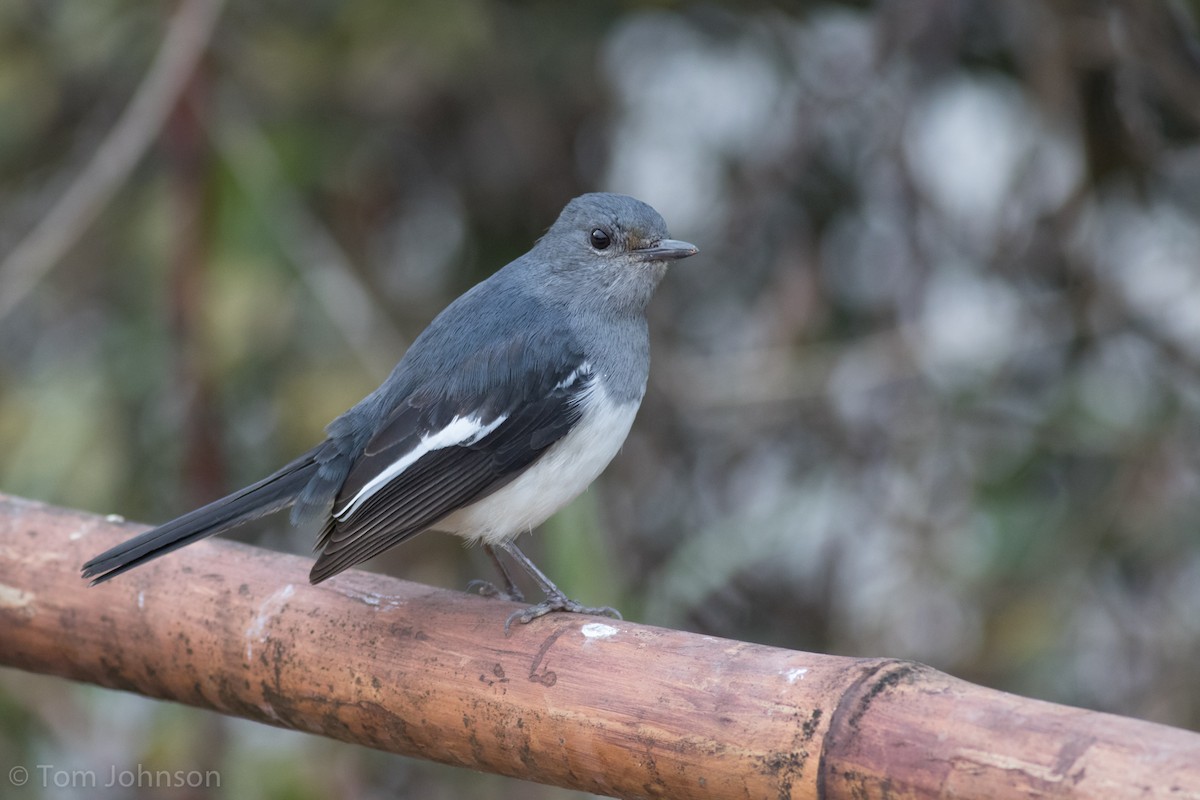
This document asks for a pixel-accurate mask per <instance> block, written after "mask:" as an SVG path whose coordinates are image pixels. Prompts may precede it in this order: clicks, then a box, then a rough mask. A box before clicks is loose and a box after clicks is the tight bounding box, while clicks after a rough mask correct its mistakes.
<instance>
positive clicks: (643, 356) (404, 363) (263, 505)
mask: <svg viewBox="0 0 1200 800" xmlns="http://www.w3.org/2000/svg"><path fill="white" fill-rule="evenodd" d="M697 252H699V250H698V248H697V247H696V246H695V245H693V244H690V243H688V242H684V241H679V240H676V239H671V238H670V237H669V235H668V232H667V225H666V223H665V222H664V220H663V218H662V216H661V215H660V214H659V213H658V212H657V211H655V210H654V209H653V208H652V207H651V206H649V205H647V204H646V203H644V202H642V201H640V200H637V199H635V198H633V197H629V196H627V195H620V194H610V193H590V194H584V195H581V196H579V197H576V198H574V199H573V200H571V201H570V202H568V203H567V204H566V206H565V207H564V208H563V210H562V212H561V213H560V214H559V216H558V218H557V220H556V221H555V222H554V223H553V224H552V225H551V226H550V227H549V229H548V230H547V231H546V233H545V234H544V235H543V236H542V237H541V238H539V239H538V240H537V241H536V242H535V243H534V245H533V247H532V248H531V249H530V250H529V251H528V252H526V253H525V254H524V255H522V256H520V257H518V258H516V259H515V260H513V261H512V262H510V263H508V264H507V265H505V266H504V267H501V268H500V269H499V270H497V271H496V272H494V273H493V274H492V275H491V276H490V277H488V278H486V279H484V280H483V281H481V282H480V283H478V284H476V285H475V286H474V287H472V288H471V289H469V290H467V291H466V292H465V293H464V294H462V295H461V296H459V297H458V298H457V299H456V300H454V301H453V302H451V303H450V305H448V306H447V307H446V308H445V309H444V310H443V311H442V312H441V313H439V314H438V315H437V316H436V317H435V318H434V319H433V321H432V322H431V323H430V324H429V325H428V327H426V328H425V330H424V331H422V332H421V334H420V335H419V336H417V338H416V339H415V340H414V341H413V343H412V345H411V346H410V347H409V348H408V349H407V351H406V352H405V353H404V354H403V356H402V357H401V359H400V361H399V362H398V363H397V364H396V366H395V368H394V369H393V370H392V372H391V373H390V374H389V375H388V377H387V378H386V379H385V380H384V382H383V383H382V384H381V385H380V386H379V387H378V388H377V389H375V390H374V391H373V392H371V393H370V394H368V395H367V396H366V397H365V398H363V399H362V400H361V401H360V402H358V403H357V404H356V405H354V406H353V407H352V408H350V409H349V410H348V411H346V412H345V413H343V414H342V415H341V416H339V417H337V418H336V419H334V420H333V421H332V422H331V423H330V424H329V425H328V426H326V428H325V433H326V438H325V439H324V441H322V442H321V443H320V444H318V445H317V446H315V447H313V448H312V449H311V450H309V451H308V452H306V453H304V454H303V455H301V456H299V457H298V458H296V459H295V460H293V461H291V462H290V463H288V464H287V465H285V466H284V467H282V468H281V469H279V470H278V471H276V472H275V473H273V474H271V475H269V476H267V477H265V478H263V479H262V480H260V481H258V482H256V483H253V484H251V485H249V486H246V487H244V488H242V489H238V490H237V491H235V492H233V493H232V494H229V495H227V496H226V497H223V498H221V499H219V500H215V501H213V502H211V503H209V504H208V505H205V506H203V507H201V508H198V509H195V510H193V511H191V512H189V513H186V514H184V515H183V516H181V517H178V518H177V519H174V520H171V521H170V522H166V523H164V524H162V525H159V526H158V527H156V528H152V529H150V530H148V531H146V532H144V533H142V534H141V535H139V536H136V537H134V538H132V539H129V540H128V541H126V542H124V543H122V544H119V545H117V546H115V547H113V548H111V549H109V550H107V551H105V552H103V553H101V554H99V555H97V556H96V557H95V558H92V559H91V560H90V561H88V562H87V563H85V564H84V565H83V567H82V570H81V572H82V577H83V578H85V579H90V580H91V585H93V586H94V585H96V584H100V583H103V582H105V581H108V580H111V579H112V578H115V577H117V576H118V575H121V574H122V573H124V572H126V571H128V570H130V569H133V568H135V567H137V566H140V565H142V564H144V563H146V562H147V561H150V560H152V559H155V558H158V557H159V556H162V555H165V554H167V553H170V552H172V551H174V550H176V549H178V548H181V547H183V546H185V545H188V544H191V543H192V542H195V541H198V540H200V539H204V538H206V537H208V536H212V535H215V534H219V533H221V532H223V531H227V530H229V529H231V528H234V527H236V526H238V525H241V524H243V523H245V522H248V521H250V520H253V519H257V518H259V517H262V516H264V515H267V514H271V513H274V512H277V511H282V510H284V509H286V508H288V507H289V506H290V507H291V516H290V520H291V523H292V524H293V525H295V526H297V527H305V526H313V527H315V526H316V524H317V523H319V524H320V526H321V527H320V533H319V535H318V537H317V543H316V547H315V548H314V550H315V552H316V553H317V554H318V555H317V558H316V561H315V563H314V564H313V566H312V570H311V572H310V574H309V581H310V582H311V583H314V584H316V583H320V582H321V581H324V580H326V579H328V578H331V577H333V576H334V575H337V574H338V573H340V572H342V571H343V570H346V569H348V568H350V567H352V566H354V565H356V564H359V563H361V562H363V561H366V560H367V559H369V558H372V557H373V556H376V555H378V554H380V553H382V552H383V551H384V550H388V549H390V548H391V547H394V546H396V545H398V544H400V543H401V542H404V541H406V540H407V539H410V538H412V537H413V536H416V535H417V534H418V533H421V532H423V531H427V530H432V531H441V532H444V533H451V534H456V535H458V536H460V537H462V538H464V539H465V540H467V542H469V543H478V544H480V545H482V547H483V550H484V552H485V553H486V554H487V555H488V557H489V558H490V559H491V561H492V562H493V563H494V564H495V566H496V569H497V570H498V572H499V575H500V578H501V581H502V588H500V587H497V586H496V585H495V584H492V583H490V582H487V581H472V582H471V584H470V585H469V587H468V589H475V590H478V591H479V593H480V594H483V595H486V596H493V597H495V596H498V597H503V598H506V599H510V600H513V601H516V602H520V603H524V602H525V600H524V596H523V593H522V592H521V591H520V589H519V588H518V587H517V585H516V582H515V581H514V580H513V578H512V575H511V573H510V572H509V570H508V568H507V567H506V566H505V564H504V562H503V560H501V558H500V553H504V554H505V555H507V556H508V557H509V558H510V559H511V560H512V561H513V562H514V563H515V564H516V565H517V566H519V567H521V568H522V569H523V570H524V571H525V572H526V573H527V574H528V576H529V578H530V579H532V581H533V582H534V583H535V584H536V585H537V586H538V588H539V589H540V590H541V592H542V593H543V595H544V599H543V600H542V602H540V603H537V604H534V605H530V606H528V607H526V608H524V609H522V610H520V611H517V612H514V613H513V614H512V615H510V616H509V617H508V619H506V621H505V623H504V630H505V632H506V633H507V632H508V631H509V627H510V625H511V624H512V622H513V621H514V620H515V621H519V622H521V623H528V622H530V621H532V620H534V619H537V618H538V617H541V616H543V615H545V614H548V613H550V612H553V611H566V612H574V613H583V614H606V615H609V616H614V617H616V618H620V614H619V613H618V612H617V611H616V610H615V609H613V608H610V607H607V606H604V607H596V608H593V607H588V606H584V605H582V604H580V603H579V602H577V601H575V600H572V599H570V598H568V597H567V595H566V594H565V593H564V592H563V591H562V590H561V589H559V588H558V587H557V586H556V585H555V584H554V583H553V582H552V581H551V580H550V579H549V578H548V577H547V576H546V574H545V573H543V572H542V571H541V570H540V569H538V567H537V566H536V565H535V564H534V563H533V561H531V560H530V559H529V558H528V557H527V556H526V555H525V554H524V553H523V552H522V551H521V550H520V549H519V548H518V547H517V545H516V543H515V539H516V537H517V536H519V535H520V534H522V533H525V532H527V531H531V530H532V529H533V528H535V527H537V526H538V525H540V524H541V523H542V522H544V521H545V520H546V519H548V518H549V517H550V516H551V515H552V514H553V513H554V512H556V511H557V510H559V509H560V508H562V507H563V506H564V505H566V504H567V503H569V502H570V501H571V500H573V499H574V498H575V497H577V496H578V495H579V494H581V493H582V492H583V491H584V490H585V489H586V488H587V487H588V486H589V485H590V484H591V483H592V482H593V481H594V480H595V479H596V478H597V477H598V476H599V474H600V473H601V472H602V471H603V470H604V468H605V467H606V466H608V464H609V462H610V461H611V460H612V459H613V458H614V457H615V456H616V454H617V452H618V451H619V450H620V448H621V445H622V444H623V443H624V441H625V438H626V436H627V435H628V433H629V430H630V427H631V426H632V424H633V420H634V416H635V415H636V413H637V410H638V408H639V406H640V405H641V401H642V398H643V396H644V395H645V392H646V384H647V378H648V375H649V366H650V340H649V334H648V327H647V322H646V316H645V310H646V307H647V305H648V303H649V302H650V299H651V297H652V296H653V294H654V292H655V289H656V288H657V286H658V285H659V282H660V281H661V280H662V278H663V277H664V276H665V275H666V273H667V271H668V267H669V266H670V264H671V263H673V262H675V261H678V260H680V259H683V258H687V257H689V256H692V255H695V254H696V253H697Z"/></svg>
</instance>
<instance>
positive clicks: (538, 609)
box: [504, 592, 622, 636]
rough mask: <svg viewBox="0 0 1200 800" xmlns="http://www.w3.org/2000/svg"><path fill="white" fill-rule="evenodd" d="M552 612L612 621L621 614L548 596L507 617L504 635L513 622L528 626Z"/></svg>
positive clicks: (608, 609) (619, 617)
mask: <svg viewBox="0 0 1200 800" xmlns="http://www.w3.org/2000/svg"><path fill="white" fill-rule="evenodd" d="M552 611H566V612H567V613H570V614H591V615H594V616H605V617H612V618H613V619H621V618H622V617H621V612H620V611H617V610H616V609H615V608H610V607H609V606H598V607H592V606H585V605H582V604H580V603H578V602H576V601H575V600H572V599H571V598H569V597H567V596H566V595H564V594H562V593H561V592H560V593H555V594H550V595H548V596H547V597H546V599H545V600H543V601H542V602H540V603H538V604H537V605H534V606H530V607H529V608H525V609H522V610H520V611H514V612H513V613H511V614H509V615H508V619H506V620H504V635H505V636H508V635H509V634H510V633H511V630H510V629H511V627H512V624H513V620H516V621H517V622H519V623H521V624H522V625H528V624H529V623H530V622H533V621H534V620H535V619H537V618H538V617H544V616H545V615H547V614H549V613H550V612H552Z"/></svg>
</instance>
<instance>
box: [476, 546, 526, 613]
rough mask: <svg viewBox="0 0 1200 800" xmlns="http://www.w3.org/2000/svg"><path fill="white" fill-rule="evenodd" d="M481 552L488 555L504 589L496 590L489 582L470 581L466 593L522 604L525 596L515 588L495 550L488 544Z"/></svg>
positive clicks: (510, 576)
mask: <svg viewBox="0 0 1200 800" xmlns="http://www.w3.org/2000/svg"><path fill="white" fill-rule="evenodd" d="M483 552H485V553H487V554H488V558H490V559H491V560H492V563H493V564H495V565H496V570H497V571H499V573H500V576H501V577H502V578H504V589H497V588H496V584H494V583H492V582H491V581H478V580H477V581H471V582H470V583H468V584H467V591H468V592H479V594H480V595H481V596H483V597H499V598H501V599H503V600H512V601H513V602H514V603H524V602H525V595H524V594H523V593H522V592H521V590H520V589H519V588H517V584H516V583H515V582H513V579H512V575H510V574H509V572H508V567H506V566H504V562H503V561H501V560H500V556H498V555H496V549H495V548H494V547H492V546H491V545H490V544H485V545H484V546H483Z"/></svg>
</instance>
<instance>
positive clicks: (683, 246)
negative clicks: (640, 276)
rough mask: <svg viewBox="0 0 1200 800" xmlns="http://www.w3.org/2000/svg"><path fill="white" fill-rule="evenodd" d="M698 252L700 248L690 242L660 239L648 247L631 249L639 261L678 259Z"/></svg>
mask: <svg viewBox="0 0 1200 800" xmlns="http://www.w3.org/2000/svg"><path fill="white" fill-rule="evenodd" d="M699 252H700V248H699V247H696V245H694V244H691V243H690V242H681V241H679V240H678V239H662V240H660V241H658V242H655V243H654V244H652V245H651V246H649V247H639V248H638V249H636V250H634V251H633V254H634V255H635V256H637V257H638V260H639V261H678V260H679V259H681V258H687V257H688V256H694V255H696V253H699Z"/></svg>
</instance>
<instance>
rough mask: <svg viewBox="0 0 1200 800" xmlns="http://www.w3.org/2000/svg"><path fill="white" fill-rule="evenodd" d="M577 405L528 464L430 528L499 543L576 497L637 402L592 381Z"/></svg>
mask: <svg viewBox="0 0 1200 800" xmlns="http://www.w3.org/2000/svg"><path fill="white" fill-rule="evenodd" d="M639 400H640V398H639ZM583 405H584V409H583V412H584V413H583V418H582V419H581V420H580V421H579V422H578V423H577V424H576V425H575V427H574V428H572V429H571V431H570V433H568V434H567V435H566V436H564V437H563V438H562V439H561V440H560V441H558V442H556V443H555V444H553V445H551V447H550V448H549V449H548V450H547V451H546V452H545V453H544V454H543V455H542V457H541V458H539V459H538V460H537V461H535V462H534V463H533V465H532V466H530V467H529V468H528V469H526V470H525V471H524V472H523V473H521V475H520V476H518V477H517V478H515V479H514V480H513V481H511V482H510V483H508V484H506V485H505V486H504V487H503V488H501V489H498V490H497V491H495V492H493V493H492V494H490V495H488V496H487V497H485V498H483V499H482V500H479V501H477V502H475V503H472V504H471V505H469V506H466V507H465V508H460V509H459V510H458V511H455V512H453V513H452V514H450V515H449V516H447V517H445V518H443V519H442V520H441V521H439V522H438V523H437V524H436V525H434V526H433V528H434V530H439V531H445V532H447V533H456V534H458V535H459V536H462V537H464V538H466V539H468V540H471V541H477V542H483V543H484V544H499V543H501V542H504V541H506V540H508V539H511V538H513V537H514V536H517V535H518V534H521V533H524V532H525V531H528V530H532V529H533V528H535V527H537V526H538V525H541V524H542V523H543V522H545V521H546V520H547V519H548V518H549V517H550V515H551V514H553V513H554V512H555V511H558V510H559V509H560V508H562V507H563V506H565V505H566V504H567V503H569V502H571V501H572V500H574V499H575V498H576V497H578V496H579V495H580V494H581V493H582V492H583V490H584V489H586V488H587V487H588V486H589V485H590V484H591V483H592V481H594V480H595V479H596V477H597V476H598V475H599V474H600V473H601V472H603V471H604V468H605V467H607V466H608V462H610V461H612V460H613V457H614V456H616V454H617V452H618V451H619V450H620V449H621V445H622V444H623V443H624V442H625V437H626V436H627V435H628V434H629V428H630V426H631V425H633V418H634V417H635V416H636V415H637V410H638V406H639V405H641V403H640V402H636V401H635V402H630V403H624V404H621V405H618V404H616V403H613V402H612V401H611V400H610V399H609V398H608V395H607V393H606V392H605V391H604V387H603V386H602V385H600V384H599V383H597V384H596V385H594V386H593V387H592V388H591V390H590V391H589V392H588V394H587V396H586V397H585V398H584V400H583Z"/></svg>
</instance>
